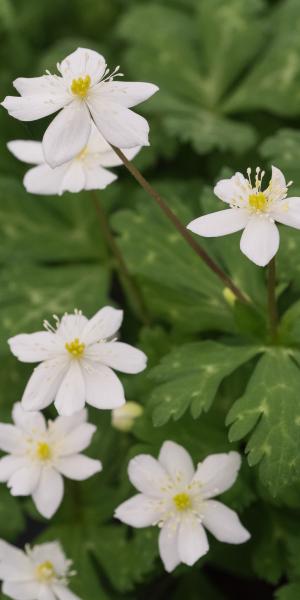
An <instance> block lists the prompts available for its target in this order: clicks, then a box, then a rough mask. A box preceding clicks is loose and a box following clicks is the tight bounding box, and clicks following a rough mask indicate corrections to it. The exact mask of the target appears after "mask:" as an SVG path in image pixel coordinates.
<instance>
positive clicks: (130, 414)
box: [111, 402, 144, 431]
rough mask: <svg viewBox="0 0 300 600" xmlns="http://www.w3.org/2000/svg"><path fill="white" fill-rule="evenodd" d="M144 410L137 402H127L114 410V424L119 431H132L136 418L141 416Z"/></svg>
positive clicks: (112, 420)
mask: <svg viewBox="0 0 300 600" xmlns="http://www.w3.org/2000/svg"><path fill="white" fill-rule="evenodd" d="M143 412H144V409H143V407H142V406H141V405H140V404H138V403H137V402H126V404H123V406H120V407H119V408H115V409H114V410H112V418H111V423H112V426H113V427H114V428H115V429H119V431H130V430H131V429H132V427H133V425H134V421H135V419H136V418H137V417H140V416H141V415H142V414H143Z"/></svg>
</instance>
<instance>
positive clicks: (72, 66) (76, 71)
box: [59, 48, 106, 85]
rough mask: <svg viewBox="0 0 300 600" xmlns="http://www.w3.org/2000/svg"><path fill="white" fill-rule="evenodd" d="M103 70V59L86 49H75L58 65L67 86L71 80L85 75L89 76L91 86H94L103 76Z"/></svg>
mask: <svg viewBox="0 0 300 600" xmlns="http://www.w3.org/2000/svg"><path fill="white" fill-rule="evenodd" d="M105 69H106V62H105V58H104V57H103V56H102V55H101V54H99V53H98V52H95V50H89V49H88V48H77V50H75V52H72V54H69V56H67V57H66V58H65V59H64V60H63V61H62V62H61V63H60V65H59V70H60V72H61V74H62V75H63V77H64V79H65V80H66V81H67V82H68V84H69V85H70V84H72V81H73V79H78V78H79V77H85V76H86V75H89V76H90V78H91V84H92V85H94V84H95V83H96V82H98V81H99V80H100V79H101V77H102V76H103V75H104V71H105Z"/></svg>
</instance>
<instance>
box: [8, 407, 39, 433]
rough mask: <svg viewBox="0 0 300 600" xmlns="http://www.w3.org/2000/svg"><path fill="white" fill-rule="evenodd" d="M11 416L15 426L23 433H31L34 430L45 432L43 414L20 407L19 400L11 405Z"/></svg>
mask: <svg viewBox="0 0 300 600" xmlns="http://www.w3.org/2000/svg"><path fill="white" fill-rule="evenodd" d="M12 418H13V421H14V423H15V424H16V426H17V427H18V428H19V429H21V430H22V431H23V432H24V433H27V434H28V433H29V434H32V431H33V430H35V432H36V431H38V432H39V433H41V434H42V433H45V431H46V421H45V419H44V415H42V413H40V412H33V411H32V412H29V411H26V410H24V409H23V408H22V404H21V402H17V403H16V404H14V406H13V411H12Z"/></svg>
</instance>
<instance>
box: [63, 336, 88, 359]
mask: <svg viewBox="0 0 300 600" xmlns="http://www.w3.org/2000/svg"><path fill="white" fill-rule="evenodd" d="M65 348H66V349H67V350H68V352H69V353H70V354H72V356H74V358H79V357H80V356H82V355H83V353H84V349H85V344H84V343H83V342H80V340H79V339H78V338H75V339H74V340H73V341H72V342H66V343H65Z"/></svg>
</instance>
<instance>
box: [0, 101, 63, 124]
mask: <svg viewBox="0 0 300 600" xmlns="http://www.w3.org/2000/svg"><path fill="white" fill-rule="evenodd" d="M1 104H2V106H4V108H6V110H7V111H8V113H9V114H10V115H11V116H12V117H14V118H15V119H19V121H36V120H37V119H41V118H42V117H47V116H48V115H51V114H52V113H54V112H56V111H57V110H59V109H60V108H62V107H63V106H65V104H66V99H65V98H63V99H60V101H57V102H56V101H53V102H52V100H51V99H49V98H48V97H46V96H23V97H22V96H6V98H5V99H4V101H3V102H2V103H1Z"/></svg>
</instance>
